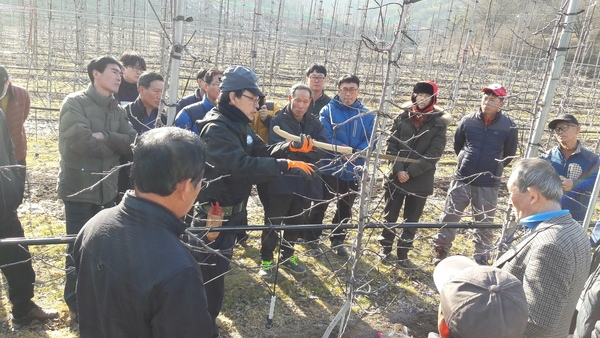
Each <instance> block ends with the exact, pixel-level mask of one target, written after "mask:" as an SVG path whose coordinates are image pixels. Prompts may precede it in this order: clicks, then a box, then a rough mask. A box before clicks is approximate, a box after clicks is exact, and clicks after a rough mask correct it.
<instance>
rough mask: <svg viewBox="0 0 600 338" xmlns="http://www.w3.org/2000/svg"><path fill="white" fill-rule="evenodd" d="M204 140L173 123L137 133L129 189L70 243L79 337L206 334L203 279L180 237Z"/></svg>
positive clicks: (196, 182)
mask: <svg viewBox="0 0 600 338" xmlns="http://www.w3.org/2000/svg"><path fill="white" fill-rule="evenodd" d="M205 160H206V149H205V146H204V142H202V140H201V139H200V138H199V137H198V136H197V135H196V134H194V133H192V132H191V131H189V130H183V129H180V128H177V127H164V128H158V129H152V130H150V131H147V132H145V133H144V134H142V135H141V136H140V137H139V138H138V142H137V144H136V145H135V148H134V150H133V166H132V168H131V176H132V182H133V186H134V190H133V191H128V192H127V193H126V194H125V197H124V198H123V200H122V201H121V203H120V204H119V205H118V206H116V207H114V208H109V209H105V210H102V211H101V212H99V213H98V214H97V215H96V216H94V217H93V218H92V219H90V220H89V221H88V222H87V223H86V224H85V225H84V226H83V228H82V229H81V231H80V232H79V235H78V236H77V239H76V240H75V246H74V259H75V267H76V269H77V288H76V292H77V303H78V309H79V314H78V317H79V330H80V333H81V336H82V337H207V338H208V337H212V329H211V318H210V315H209V314H208V311H207V308H206V293H205V290H204V281H203V279H202V273H201V272H200V268H199V267H198V263H197V262H196V260H195V259H194V257H193V256H192V254H191V253H190V251H189V249H188V247H187V246H185V245H184V244H183V243H182V242H181V240H180V239H179V236H181V235H182V234H183V233H184V231H185V229H186V228H187V224H185V223H184V222H183V221H182V219H181V218H182V217H183V216H184V215H185V214H186V213H187V212H188V210H190V208H191V207H192V204H193V203H194V201H195V200H196V196H197V195H198V192H200V187H201V185H202V177H203V174H204V167H205Z"/></svg>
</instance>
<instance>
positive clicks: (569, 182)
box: [560, 176, 573, 191]
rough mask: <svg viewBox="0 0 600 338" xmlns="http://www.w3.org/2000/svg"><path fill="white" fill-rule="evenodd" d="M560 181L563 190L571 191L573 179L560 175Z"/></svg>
mask: <svg viewBox="0 0 600 338" xmlns="http://www.w3.org/2000/svg"><path fill="white" fill-rule="evenodd" d="M560 181H561V182H562V189H563V191H571V189H573V180H570V179H568V178H566V177H564V176H561V177H560Z"/></svg>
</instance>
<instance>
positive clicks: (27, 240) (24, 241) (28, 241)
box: [0, 222, 502, 246]
mask: <svg viewBox="0 0 600 338" xmlns="http://www.w3.org/2000/svg"><path fill="white" fill-rule="evenodd" d="M364 227H365V228H367V229H385V228H422V229H424V228H427V229H439V228H456V229H476V228H482V229H499V228H502V224H494V223H478V222H466V223H459V222H453V223H414V222H411V223H408V222H407V223H367V224H365V226H364ZM334 229H349V230H352V229H358V224H352V223H344V224H297V225H238V226H222V227H213V228H207V227H190V228H188V230H189V231H190V232H192V233H203V232H206V231H211V232H232V231H233V232H238V231H265V230H267V231H268V230H271V231H275V230H334ZM75 237H76V235H65V236H58V237H14V238H3V239H0V246H3V245H48V244H69V243H73V242H75Z"/></svg>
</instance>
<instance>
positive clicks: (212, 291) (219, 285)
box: [194, 210, 247, 337]
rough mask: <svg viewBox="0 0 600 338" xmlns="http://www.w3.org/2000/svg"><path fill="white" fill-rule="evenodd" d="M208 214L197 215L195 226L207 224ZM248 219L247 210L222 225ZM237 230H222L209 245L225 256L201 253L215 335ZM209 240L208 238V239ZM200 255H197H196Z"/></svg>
mask: <svg viewBox="0 0 600 338" xmlns="http://www.w3.org/2000/svg"><path fill="white" fill-rule="evenodd" d="M201 219H204V220H205V219H206V214H198V215H196V220H195V222H194V226H205V225H206V222H205V221H200V220H201ZM246 220H247V213H246V211H245V210H244V211H242V212H240V213H238V214H235V215H231V216H230V217H228V219H226V220H224V221H223V224H222V226H235V225H245V224H244V222H246ZM235 236H236V234H235V232H232V231H228V232H221V233H219V236H218V237H217V239H215V240H214V241H213V242H210V243H207V245H208V246H209V247H211V248H213V249H215V250H218V251H219V252H221V254H222V255H223V256H224V257H221V256H219V255H217V254H213V253H200V254H199V263H200V270H202V278H203V279H204V290H205V291H206V303H207V310H208V313H210V316H211V317H212V322H213V331H212V332H213V337H218V335H219V327H218V326H217V322H216V320H217V317H218V316H219V313H221V308H222V307H223V299H224V297H225V273H227V271H229V268H230V261H231V257H232V256H233V247H234V245H235ZM206 242H208V240H206ZM194 256H196V257H198V256H197V255H194Z"/></svg>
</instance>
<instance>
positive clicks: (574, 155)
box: [541, 114, 599, 223]
mask: <svg viewBox="0 0 600 338" xmlns="http://www.w3.org/2000/svg"><path fill="white" fill-rule="evenodd" d="M548 128H550V130H551V131H552V132H554V135H555V136H556V140H557V141H558V143H559V144H558V145H557V146H556V147H554V148H552V149H550V150H549V151H548V152H547V153H546V154H544V155H542V156H541V157H542V158H543V159H545V160H546V161H548V162H550V164H552V167H553V168H554V170H556V172H557V173H558V175H560V179H561V181H562V188H563V197H562V200H561V201H560V203H561V207H562V208H563V209H567V210H569V211H570V212H571V215H572V216H573V218H574V219H575V220H576V221H577V222H580V223H581V222H583V219H584V218H585V213H586V212H587V209H588V204H589V203H590V195H591V193H592V189H593V188H594V183H595V182H596V176H598V164H599V159H598V155H596V154H594V153H593V152H591V151H589V150H588V149H586V148H584V147H583V146H582V145H581V142H579V140H578V139H577V136H578V135H579V131H580V130H581V127H580V126H579V122H578V121H577V119H576V118H575V116H573V115H571V114H562V115H560V116H558V117H557V118H555V119H554V120H552V121H550V123H548Z"/></svg>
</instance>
